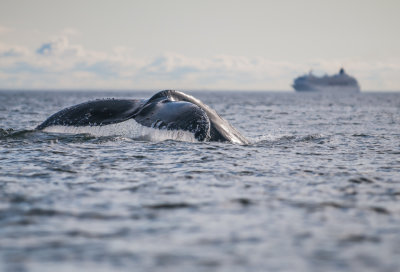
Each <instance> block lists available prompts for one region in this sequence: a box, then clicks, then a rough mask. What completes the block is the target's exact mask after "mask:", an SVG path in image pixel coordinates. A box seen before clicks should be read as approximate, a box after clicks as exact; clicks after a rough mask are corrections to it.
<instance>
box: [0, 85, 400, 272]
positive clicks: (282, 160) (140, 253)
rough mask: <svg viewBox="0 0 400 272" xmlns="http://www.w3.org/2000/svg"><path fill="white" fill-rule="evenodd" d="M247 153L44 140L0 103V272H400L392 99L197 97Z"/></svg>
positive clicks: (35, 119) (65, 95)
mask: <svg viewBox="0 0 400 272" xmlns="http://www.w3.org/2000/svg"><path fill="white" fill-rule="evenodd" d="M191 94H192V95H194V96H196V97H198V98H200V99H201V100H202V101H203V102H205V103H206V104H208V105H209V106H211V107H212V108H214V109H216V110H217V111H218V112H219V113H220V115H221V116H223V117H224V118H226V119H227V120H229V121H230V122H231V123H232V124H233V125H234V126H235V127H237V128H238V129H239V130H240V131H241V132H242V133H243V134H244V135H245V136H247V138H248V139H249V140H250V141H251V144H250V145H245V146H241V145H235V144H228V143H199V142H194V143H193V142H182V141H176V140H157V139H153V140H152V141H149V140H143V139H133V138H129V137H123V136H107V137H94V136H92V135H89V134H80V135H70V134H58V133H45V132H40V131H35V130H34V128H35V126H37V125H38V124H40V123H41V122H42V121H43V120H45V119H46V118H47V117H48V116H49V115H51V114H53V113H54V112H56V111H58V110H60V109H62V108H64V107H67V106H71V105H74V104H78V103H81V102H85V101H87V100H90V99H95V98H105V97H125V98H148V97H150V96H151V95H152V93H148V92H147V93H146V92H131V93H129V92H85V91H82V92H17V91H2V92H0V271H54V270H56V271H79V270H80V271H110V270H116V271H230V272H231V271H398V269H399V267H400V259H399V256H400V93H378V92H377V93H360V94H349V95H344V94H340V95H329V94H318V93H314V94H313V93H278V92H277V93H274V92H262V93H261V92H260V93H250V92H214V93H212V92H197V93H196V92H195V93H191Z"/></svg>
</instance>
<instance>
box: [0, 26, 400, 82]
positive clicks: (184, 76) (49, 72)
mask: <svg viewBox="0 0 400 272" xmlns="http://www.w3.org/2000/svg"><path fill="white" fill-rule="evenodd" d="M64 34H68V35H75V34H74V32H73V31H72V30H68V31H66V32H64ZM68 35H61V36H58V37H54V38H53V39H51V40H50V41H48V42H45V43H43V44H42V45H40V46H38V47H37V48H36V49H32V48H26V47H23V46H11V45H7V44H4V43H0V88H2V89H5V88H60V89H64V88H91V89H94V88H101V89H105V88H108V89H121V88H123V89H167V88H175V89H240V90H254V89H259V90H290V89H291V87H290V84H291V83H292V81H293V78H295V77H296V76H298V75H300V74H303V73H307V72H308V71H309V70H310V69H313V70H315V71H316V72H323V71H324V72H327V73H336V72H337V71H338V70H339V68H340V67H342V66H344V67H345V68H346V70H347V71H348V72H349V73H350V74H352V75H354V76H355V77H356V78H357V79H358V80H359V82H360V84H361V86H362V88H363V89H368V90H396V89H400V79H399V77H398V75H399V74H400V64H399V63H396V62H378V63H368V62H363V61H358V60H335V61H331V60H323V59H317V60H311V61H309V62H308V63H294V62H287V61H271V60H268V59H266V58H263V57H257V58H248V57H244V56H230V55H219V56H215V57H211V58H194V57H188V56H185V55H181V54H176V53H165V54H163V55H161V56H158V57H155V58H150V59H149V58H138V57H135V53H136V52H135V51H134V50H133V49H132V48H127V47H122V46H119V47H115V48H114V50H112V51H111V52H99V51H93V50H88V49H86V48H84V47H83V46H81V45H78V44H72V43H71V42H70V41H69V39H68Z"/></svg>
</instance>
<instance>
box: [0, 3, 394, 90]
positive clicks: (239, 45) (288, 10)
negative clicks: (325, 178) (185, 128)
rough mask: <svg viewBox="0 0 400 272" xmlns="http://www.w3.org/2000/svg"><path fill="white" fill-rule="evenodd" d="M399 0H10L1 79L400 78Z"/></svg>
mask: <svg viewBox="0 0 400 272" xmlns="http://www.w3.org/2000/svg"><path fill="white" fill-rule="evenodd" d="M399 13H400V1H398V0H336V1H330V0H325V1H321V0H317V1H314V0H302V1H299V0H297V1H293V0H279V1H278V0H276V1H272V0H264V1H262V0H261V1H257V0H245V1H244V0H243V1H236V0H202V1H190V0H186V1H183V0H182V1H181V0H169V1H155V0H146V1H136V0H126V1H125V0H114V1H103V0H93V1H91V0H68V1H63V0H59V1H55V0H35V1H30V0H26V1H23V0H0V89H54V90H57V89H117V90H120V89H127V90H132V89H137V90H139V89H140V90H143V89H146V90H147V89H148V90H159V89H177V90H191V89H192V90H291V89H292V88H291V84H292V83H293V79H294V78H295V77H297V76H299V75H302V74H305V73H308V72H309V71H313V73H315V74H316V75H323V74H325V73H327V74H334V73H337V72H338V71H339V69H340V68H341V67H344V68H345V70H346V71H347V72H348V73H349V74H350V75H353V76H354V77H356V78H357V79H358V81H359V83H360V85H361V89H362V90H367V91H368V90H370V91H397V90H400V35H399V27H400V16H398V14H399Z"/></svg>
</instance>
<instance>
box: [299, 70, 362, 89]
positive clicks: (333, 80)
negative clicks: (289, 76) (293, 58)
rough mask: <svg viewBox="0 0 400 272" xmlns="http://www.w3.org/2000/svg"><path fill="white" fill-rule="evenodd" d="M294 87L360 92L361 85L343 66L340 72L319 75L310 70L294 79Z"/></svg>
mask: <svg viewBox="0 0 400 272" xmlns="http://www.w3.org/2000/svg"><path fill="white" fill-rule="evenodd" d="M292 86H293V88H294V89H295V90H296V91H298V92H304V91H317V92H319V91H329V92H341V91H344V92H359V91H360V86H359V85H358V82H357V80H356V79H355V78H354V77H352V76H350V75H348V74H346V72H345V71H344V69H343V68H341V69H340V71H339V73H338V74H335V75H332V76H329V75H325V76H322V77H318V76H315V75H313V74H312V72H310V73H309V74H308V75H304V76H300V77H298V78H296V79H295V80H294V83H293V85H292Z"/></svg>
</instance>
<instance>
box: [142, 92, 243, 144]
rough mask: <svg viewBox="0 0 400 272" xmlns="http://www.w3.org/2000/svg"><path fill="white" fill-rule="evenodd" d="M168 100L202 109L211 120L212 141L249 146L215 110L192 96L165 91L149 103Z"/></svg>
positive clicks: (153, 97)
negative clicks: (182, 102)
mask: <svg viewBox="0 0 400 272" xmlns="http://www.w3.org/2000/svg"><path fill="white" fill-rule="evenodd" d="M162 98H167V99H168V100H170V101H185V102H190V103H193V104H195V105H197V106H198V107H200V108H201V109H202V110H203V111H204V112H205V113H206V114H207V116H208V118H209V120H210V141H218V142H226V141H228V142H233V143H239V144H248V143H249V141H248V140H247V139H246V138H245V137H244V136H243V135H242V134H240V132H239V131H237V130H236V129H235V128H234V127H233V126H232V125H231V124H230V123H229V122H228V121H226V120H225V119H224V118H222V117H221V116H220V115H219V114H218V113H217V112H216V111H215V110H213V109H211V108H210V107H209V106H207V105H206V104H204V103H203V102H201V101H200V100H198V99H196V98H194V97H193V96H191V95H188V94H185V93H182V92H179V91H175V90H164V91H161V92H158V93H157V94H155V95H153V96H152V97H151V98H150V99H149V100H148V101H147V103H151V102H152V101H154V100H158V99H162Z"/></svg>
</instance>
